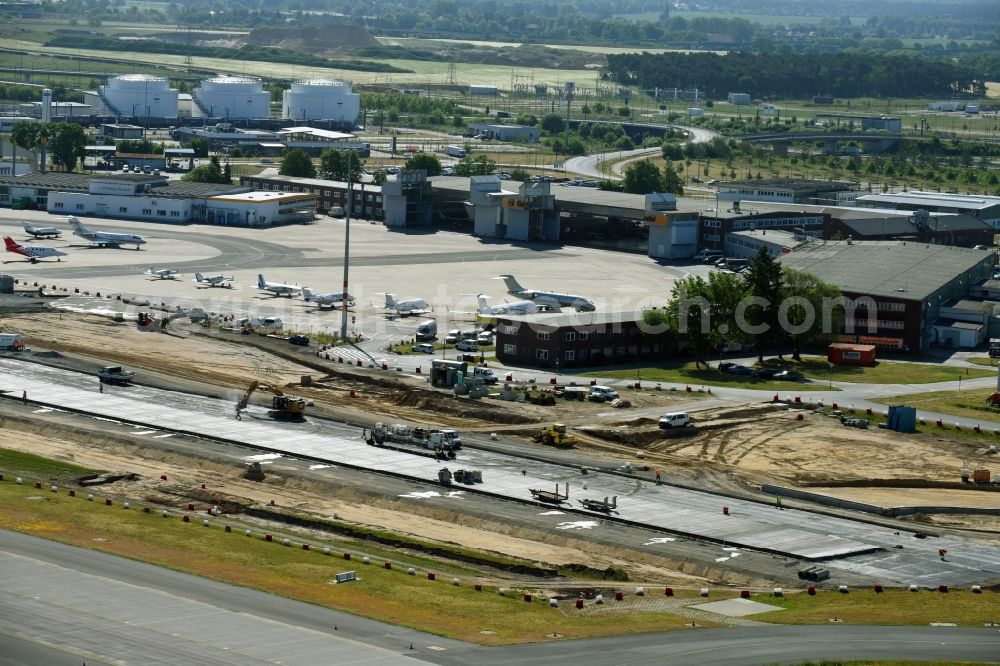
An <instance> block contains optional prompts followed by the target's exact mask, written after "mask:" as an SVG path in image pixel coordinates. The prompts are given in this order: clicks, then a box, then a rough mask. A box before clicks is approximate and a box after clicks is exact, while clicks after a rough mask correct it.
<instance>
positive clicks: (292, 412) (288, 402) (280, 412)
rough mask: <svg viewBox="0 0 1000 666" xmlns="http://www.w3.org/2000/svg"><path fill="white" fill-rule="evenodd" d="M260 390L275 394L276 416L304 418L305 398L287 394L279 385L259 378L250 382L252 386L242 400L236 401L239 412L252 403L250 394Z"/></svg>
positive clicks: (272, 405)
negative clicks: (266, 382) (267, 382)
mask: <svg viewBox="0 0 1000 666" xmlns="http://www.w3.org/2000/svg"><path fill="white" fill-rule="evenodd" d="M258 390H259V391H265V392H267V393H271V394H272V395H273V396H274V397H273V398H272V399H271V413H272V414H274V415H275V416H279V417H282V418H290V419H298V418H302V416H303V414H305V411H306V401H305V399H303V398H298V397H296V396H292V395H285V394H284V393H283V392H282V391H281V389H279V388H278V387H277V386H271V385H270V384H264V383H261V382H258V381H257V380H254V381H252V382H251V383H250V387H249V388H248V389H247V392H246V393H244V394H243V397H242V398H240V401H239V402H238V403H236V409H237V413H239V412H240V411H242V410H244V409H246V407H247V405H248V404H250V396H252V395H253V394H254V391H258Z"/></svg>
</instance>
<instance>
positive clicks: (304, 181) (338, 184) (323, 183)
mask: <svg viewBox="0 0 1000 666" xmlns="http://www.w3.org/2000/svg"><path fill="white" fill-rule="evenodd" d="M268 171H273V172H275V173H267V172H268ZM276 172H277V169H265V170H264V171H262V172H261V173H258V174H257V175H254V176H250V175H248V176H246V178H257V179H260V180H266V181H269V182H274V183H290V184H292V185H302V186H304V187H335V188H337V189H341V190H346V189H347V183H346V182H344V181H342V180H324V179H322V178H298V177H295V176H281V175H278V174H277V173H276ZM465 180H466V181H467V182H468V180H469V179H468V178H466V179H465ZM362 185H364V190H365V192H381V191H382V186H381V185H375V184H374V183H353V184H352V187H353V188H354V191H356V192H360V191H361V186H362ZM466 191H468V188H466Z"/></svg>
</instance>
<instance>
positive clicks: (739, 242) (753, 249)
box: [723, 229, 810, 259]
mask: <svg viewBox="0 0 1000 666" xmlns="http://www.w3.org/2000/svg"><path fill="white" fill-rule="evenodd" d="M809 240H810V239H809V236H803V235H801V234H796V233H792V232H790V231H779V230H776V229H772V230H771V231H768V230H767V229H759V230H754V231H734V232H733V233H731V234H728V235H727V236H726V244H725V247H724V252H723V253H724V254H725V256H727V257H730V258H733V259H753V258H754V257H756V256H757V254H758V253H759V252H760V250H761V248H764V250H766V251H767V253H768V254H769V255H771V256H772V257H780V256H781V255H783V254H787V253H788V252H791V251H792V250H794V249H796V248H798V247H801V246H802V245H803V244H805V243H807V242H809Z"/></svg>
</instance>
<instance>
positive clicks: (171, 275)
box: [146, 266, 177, 280]
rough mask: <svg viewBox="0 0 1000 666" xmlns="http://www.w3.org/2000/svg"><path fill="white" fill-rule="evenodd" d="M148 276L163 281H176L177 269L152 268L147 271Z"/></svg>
mask: <svg viewBox="0 0 1000 666" xmlns="http://www.w3.org/2000/svg"><path fill="white" fill-rule="evenodd" d="M146 275H150V276H152V277H155V278H159V279H161V280H176V279H177V269H176V268H155V267H153V266H150V267H149V268H147V269H146Z"/></svg>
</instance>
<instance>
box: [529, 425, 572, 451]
mask: <svg viewBox="0 0 1000 666" xmlns="http://www.w3.org/2000/svg"><path fill="white" fill-rule="evenodd" d="M531 441H533V442H539V443H541V444H545V445H546V446H558V447H562V448H566V449H571V448H573V447H574V446H576V443H577V439H576V437H574V436H573V435H570V434H568V433H567V432H566V425H565V424H563V423H553V424H552V425H550V426H546V427H544V428H542V429H541V430H539V431H538V432H537V433H535V434H534V435H533V436H532V437H531Z"/></svg>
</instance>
